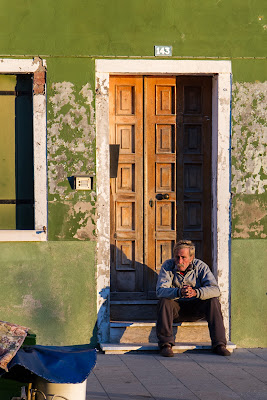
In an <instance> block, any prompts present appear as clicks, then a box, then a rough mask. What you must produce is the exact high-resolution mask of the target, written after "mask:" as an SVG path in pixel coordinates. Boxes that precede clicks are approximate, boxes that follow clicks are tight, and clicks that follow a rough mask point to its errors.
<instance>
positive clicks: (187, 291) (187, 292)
mask: <svg viewBox="0 0 267 400" xmlns="http://www.w3.org/2000/svg"><path fill="white" fill-rule="evenodd" d="M181 295H182V297H185V298H186V299H190V298H191V297H196V295H197V292H196V291H195V289H193V288H192V286H188V285H184V286H183V287H182V289H181Z"/></svg>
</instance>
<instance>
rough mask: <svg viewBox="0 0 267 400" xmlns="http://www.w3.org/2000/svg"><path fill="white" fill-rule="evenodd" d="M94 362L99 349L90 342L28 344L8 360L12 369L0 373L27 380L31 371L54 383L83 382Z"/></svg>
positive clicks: (6, 376)
mask: <svg viewBox="0 0 267 400" xmlns="http://www.w3.org/2000/svg"><path fill="white" fill-rule="evenodd" d="M95 364H96V350H95V349H92V348H89V345H78V346H39V345H37V346H25V347H23V348H21V349H20V350H19V351H18V352H17V354H16V355H15V356H14V357H13V359H12V360H11V361H10V363H9V364H8V369H9V372H7V373H5V371H4V370H1V371H0V375H2V377H3V378H11V379H16V380H20V381H23V382H27V381H28V380H29V371H30V372H32V373H34V374H35V375H38V376H40V377H42V378H44V379H46V380H47V381H49V382H52V383H81V382H83V381H84V380H85V379H86V378H87V377H88V375H89V374H90V372H91V370H92V369H93V368H94V366H95ZM21 367H22V368H21Z"/></svg>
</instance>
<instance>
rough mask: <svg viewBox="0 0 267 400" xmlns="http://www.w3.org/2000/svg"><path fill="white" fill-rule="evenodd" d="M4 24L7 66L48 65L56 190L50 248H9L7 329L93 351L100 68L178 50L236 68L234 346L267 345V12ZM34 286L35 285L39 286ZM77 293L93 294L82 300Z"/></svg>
mask: <svg viewBox="0 0 267 400" xmlns="http://www.w3.org/2000/svg"><path fill="white" fill-rule="evenodd" d="M0 16H1V27H0V31H1V36H0V57H13V58H18V57H22V58H23V57H34V56H40V57H42V58H44V59H46V62H47V106H48V114H47V125H48V131H47V152H48V187H49V197H48V219H49V223H48V237H49V242H48V243H40V244H35V243H33V244H30V243H22V244H14V243H10V244H7V243H5V244H1V249H3V250H2V251H3V254H4V255H5V258H4V259H3V260H5V261H2V260H1V268H2V271H3V276H4V280H3V287H11V292H10V294H8V293H9V292H8V291H7V290H1V291H0V293H1V294H0V296H2V297H0V298H1V299H2V304H4V305H5V307H4V306H2V308H1V309H3V310H5V312H4V314H3V315H4V317H1V318H2V319H7V320H9V321H11V322H12V321H13V322H17V323H23V324H25V325H29V326H30V327H31V328H32V329H33V330H34V331H36V333H37V336H38V342H39V343H42V344H69V343H82V342H85V341H86V342H88V340H89V341H90V340H91V337H92V336H93V333H94V332H95V331H94V324H95V320H96V301H95V299H96V281H95V271H94V268H95V265H94V261H93V260H94V255H93V251H94V244H95V241H96V232H95V226H96V215H95V213H96V208H95V203H96V193H95V188H96V186H95V184H96V179H97V176H96V175H95V173H96V171H95V94H94V86H95V76H94V69H95V58H97V57H104V58H110V57H111V58H114V57H121V58H123V59H124V58H129V57H143V58H151V59H154V57H153V55H154V45H158V44H165V45H172V46H173V59H179V58H181V59H182V58H186V59H201V58H206V59H215V60H216V59H229V60H231V62H232V70H233V103H232V115H233V118H232V122H233V123H232V188H231V190H232V193H233V202H232V238H233V240H232V266H231V269H232V300H233V303H232V306H233V307H232V340H234V341H235V342H236V343H237V344H238V345H240V346H263V345H266V342H265V339H266V338H265V334H264V330H263V325H262V313H261V312H262V309H261V308H260V307H258V306H259V305H260V304H261V302H262V303H263V301H264V299H263V292H261V295H257V296H256V294H255V293H256V292H257V290H258V287H259V285H260V287H261V288H262V286H261V282H263V280H261V279H260V278H259V277H258V276H259V275H260V274H261V268H262V265H263V264H264V260H265V259H264V255H263V253H261V252H260V253H258V250H259V249H261V248H262V247H263V245H264V244H265V243H266V242H265V239H266V235H267V229H266V194H265V192H266V190H265V185H266V184H265V182H264V181H265V180H266V174H267V171H266V163H265V162H264V160H265V159H266V149H265V148H264V138H265V135H266V96H267V88H266V82H267V65H266V50H265V49H266V44H265V43H266V42H265V40H266V39H265V37H266V31H267V13H266V1H263V0H260V1H258V0H218V1H214V0H206V1H205V2H201V1H196V0H180V1H176V0H165V1H164V2H162V1H161V0H147V1H146V2H144V1H143V0H133V1H127V2H123V1H121V0H113V1H112V2H111V1H109V0H97V1H90V0H89V1H85V0H77V1H75V2H73V1H72V0H64V1H63V0H58V1H56V2H55V1H52V0H47V1H46V2H43V1H40V0H35V1H31V0H20V1H19V2H18V1H15V0H8V1H7V0H2V1H1V10H0ZM80 173H82V174H88V175H91V176H93V177H94V187H93V190H92V191H89V192H78V191H76V190H73V176H74V175H75V174H80ZM76 252H78V253H79V254H80V255H81V259H80V261H79V263H78V264H77V262H78V261H77V260H78V259H77V258H76V256H75V254H76ZM88 254H90V257H88V260H87V255H88ZM258 254H260V256H259V259H260V262H256V265H255V259H257V260H258ZM245 255H246V256H245ZM73 266H74V267H73ZM251 266H253V270H252V269H251ZM248 271H250V273H249V275H250V278H251V279H250V280H249V281H248V280H246V279H245V277H246V276H247V272H248ZM24 272H25V275H24ZM262 272H263V271H262ZM253 273H254V275H253ZM29 276H30V278H31V279H34V280H35V285H32V286H29V285H30V284H29V280H30V279H29ZM251 276H252V277H253V278H252V277H251ZM54 277H56V282H57V289H58V290H57V291H56V293H58V294H56V295H55V294H53V293H54V290H52V289H53V287H54V286H53V285H54V283H53V282H54V281H53V279H54ZM44 278H45V279H44ZM52 278H53V279H52ZM43 281H44V282H45V285H44V287H43ZM16 282H19V283H18V284H15V283H16ZM66 282H69V285H67V292H66V294H64V293H65V292H64V290H65V286H66V285H65V283H66ZM71 282H72V283H71ZM78 287H82V288H83V290H82V291H79V293H86V295H84V296H83V295H82V296H80V295H79V296H78V297H77V296H76V293H77V288H78ZM261 290H262V289H261ZM67 293H68V294H67ZM87 294H88V295H87ZM25 296H29V297H25ZM51 296H52V297H51ZM53 296H56V297H53ZM62 296H63V297H62ZM258 296H261V297H258ZM62 298H63V300H64V301H62ZM23 301H24V303H23ZM27 302H28V303H27ZM254 303H255V304H257V309H256V310H255V308H253V305H254ZM40 304H41V305H42V306H40ZM55 304H56V305H57V307H56V310H57V311H56V314H54V306H55ZM23 307H24V308H23ZM19 310H23V313H22V314H21V313H20V311H19ZM29 310H33V314H32V315H31V314H30V311H29ZM258 310H259V312H258ZM248 311H249V313H248ZM248 314H249V315H250V319H249V321H248ZM62 315H63V316H64V317H62ZM77 318H78V319H79V324H80V325H79V332H80V333H79V339H78V338H77V336H78V335H77V334H76V329H75V330H74V327H75V328H76V327H77V326H78V324H77ZM50 320H51V321H52V322H51V324H50V325H49V324H48V321H50ZM249 322H250V323H249ZM254 327H255V329H254ZM256 327H257V329H256ZM252 328H253V329H254V330H253V331H252ZM55 332H56V334H54V333H55ZM55 338H56V339H55ZM95 340H96V336H94V338H93V339H92V343H93V342H95ZM55 341H56V343H55Z"/></svg>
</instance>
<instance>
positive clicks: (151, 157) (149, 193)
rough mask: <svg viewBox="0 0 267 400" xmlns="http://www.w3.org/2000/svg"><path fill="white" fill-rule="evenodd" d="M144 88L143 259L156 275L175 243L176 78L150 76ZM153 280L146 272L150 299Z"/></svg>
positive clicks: (152, 295)
mask: <svg viewBox="0 0 267 400" xmlns="http://www.w3.org/2000/svg"><path fill="white" fill-rule="evenodd" d="M144 85H145V92H144V98H145V171H146V177H145V200H144V204H145V223H146V224H145V228H146V230H145V233H146V240H145V246H146V247H145V249H146V251H145V259H146V264H147V266H148V267H149V269H151V271H153V272H158V270H159V269H160V267H161V264H162V262H163V261H165V259H167V258H170V257H171V256H172V247H173V245H174V243H175V240H176V217H175V216H176V143H175V142H176V137H175V131H176V78H175V77H167V78H166V77H164V78H162V77H152V76H151V77H150V76H149V77H145V78H144ZM149 272H150V271H149ZM149 278H150V279H149ZM156 279H157V275H156V274H155V273H154V274H152V272H151V273H148V282H147V289H148V297H149V298H153V297H155V283H156Z"/></svg>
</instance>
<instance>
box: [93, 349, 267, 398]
mask: <svg viewBox="0 0 267 400" xmlns="http://www.w3.org/2000/svg"><path fill="white" fill-rule="evenodd" d="M100 399H101V400H143V399H144V400H148V399H154V400H197V399H203V400H229V399H231V400H239V399H245V400H267V349H236V350H235V351H234V353H233V354H232V355H231V356H230V357H221V356H217V355H215V354H212V353H209V352H198V353H197V352H191V353H189V352H187V353H182V354H175V356H174V357H173V358H164V357H161V356H159V355H158V354H122V355H105V354H98V356H97V364H96V367H95V368H94V370H93V372H92V373H91V374H90V376H89V378H88V384H87V397H86V400H100Z"/></svg>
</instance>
